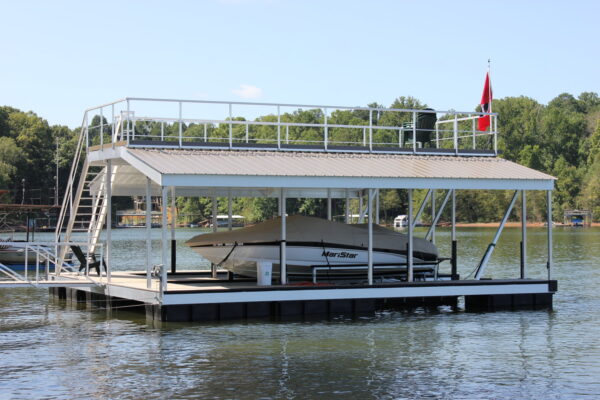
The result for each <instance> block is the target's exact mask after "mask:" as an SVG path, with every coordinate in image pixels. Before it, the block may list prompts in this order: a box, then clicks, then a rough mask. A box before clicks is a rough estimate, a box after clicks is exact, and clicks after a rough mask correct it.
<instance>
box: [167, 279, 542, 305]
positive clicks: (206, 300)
mask: <svg viewBox="0 0 600 400" xmlns="http://www.w3.org/2000/svg"><path fill="white" fill-rule="evenodd" d="M531 293H548V283H539V282H536V283H531V284H516V285H473V286H458V285H456V286H452V285H447V286H426V287H390V288H353V289H315V290H308V289H302V290H276V289H275V290H267V291H247V292H241V291H240V292H217V293H210V292H204V293H181V294H177V292H171V293H167V294H165V295H164V297H163V303H162V304H163V305H176V304H212V303H239V302H258V301H299V300H340V299H377V298H394V297H433V296H435V297H437V296H464V295H467V296H469V295H471V296H472V295H497V294H531Z"/></svg>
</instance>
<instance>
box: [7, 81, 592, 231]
mask: <svg viewBox="0 0 600 400" xmlns="http://www.w3.org/2000/svg"><path fill="white" fill-rule="evenodd" d="M369 106H370V107H383V106H382V105H380V104H378V103H371V104H369ZM390 107H391V108H403V109H424V108H427V104H425V103H422V102H421V101H419V100H418V99H415V98H413V97H410V96H409V97H399V98H398V99H396V100H395V101H394V102H393V103H392V104H391V105H390ZM492 107H493V111H494V112H497V113H498V114H499V115H498V131H499V132H500V134H499V138H498V149H499V151H500V152H501V157H504V158H506V159H508V160H511V161H515V162H518V163H519V164H522V165H525V166H527V167H531V168H534V169H536V170H539V171H542V172H546V173H548V174H551V175H553V176H555V177H557V178H558V181H557V183H556V187H555V190H554V219H555V220H561V219H562V212H563V210H564V209H572V208H579V209H590V210H592V211H593V213H594V219H595V220H600V125H599V121H600V98H599V97H598V94H597V93H593V92H584V93H581V94H580V95H579V96H578V97H575V96H573V95H571V94H568V93H563V94H560V95H558V96H557V97H556V98H554V99H553V100H551V101H550V102H549V103H548V104H541V103H539V102H537V101H536V100H534V99H531V98H529V97H525V96H521V97H506V98H502V99H498V100H494V101H493V105H492ZM323 117H324V116H323V113H322V110H319V109H315V110H296V111H294V112H290V113H285V114H282V115H281V120H282V121H283V122H292V123H296V124H302V123H322V122H323ZM410 118H411V117H410V114H401V113H392V112H385V111H382V112H379V113H377V115H376V116H375V117H374V119H373V124H374V125H375V129H374V134H373V138H374V139H373V140H375V141H377V142H379V143H394V142H395V143H397V141H398V138H397V134H395V133H393V132H392V131H389V130H385V129H377V126H380V127H383V126H402V124H403V123H404V122H410ZM234 119H235V120H238V121H239V120H243V119H242V118H240V117H236V118H234ZM256 120H257V121H268V122H275V121H277V116H275V115H265V116H260V117H258V118H256ZM369 120H370V115H369V112H368V111H365V110H337V111H334V112H333V113H331V115H329V116H328V121H329V122H330V123H332V124H342V125H356V126H366V125H368V124H369ZM100 122H101V120H100V117H99V116H96V117H94V119H93V120H92V123H91V126H92V128H91V129H90V137H92V138H94V139H93V140H94V141H95V142H96V143H97V142H99V137H98V136H99V131H98V130H99V128H98V126H99V125H100ZM102 123H103V124H104V125H108V121H102ZM135 129H136V133H137V134H138V135H152V136H154V137H160V135H161V134H162V135H163V136H165V137H166V138H169V137H175V136H177V135H178V132H179V130H180V129H181V130H182V131H183V134H184V136H185V137H186V138H190V139H194V138H203V137H204V136H205V135H206V137H207V139H208V140H209V141H211V140H213V141H218V140H220V138H223V137H227V136H228V134H229V124H207V125H206V126H204V125H203V124H190V125H186V126H182V127H179V126H178V124H177V123H173V124H169V125H166V126H164V125H163V126H160V124H159V123H144V122H138V123H137V124H136V126H135ZM248 129H249V130H251V132H250V136H251V137H252V138H253V139H252V140H255V141H259V140H261V141H263V142H269V141H272V140H275V138H276V128H275V127H270V126H250V127H249V128H248ZM94 130H96V132H94ZM79 132H80V128H79V127H77V128H75V129H71V128H69V127H67V126H63V125H49V124H48V122H47V121H46V120H44V119H43V118H41V117H39V116H38V115H37V114H35V113H34V112H31V111H29V112H24V111H21V110H18V109H15V108H13V107H8V106H4V107H0V189H12V190H13V192H14V191H16V192H19V191H21V190H22V189H23V188H25V190H32V189H39V191H40V192H41V193H47V194H48V195H47V198H48V199H50V198H52V196H53V195H52V194H53V193H54V187H55V185H56V182H55V174H56V162H57V161H58V185H59V193H61V195H62V193H64V190H65V186H66V179H67V177H68V173H69V168H70V165H71V162H72V158H73V153H74V150H75V146H76V143H77V137H78V135H79ZM94 133H96V134H95V135H94ZM286 134H287V137H288V139H289V140H290V141H291V142H294V143H311V142H313V141H317V140H320V138H321V137H322V132H320V131H317V130H315V129H314V128H313V129H311V128H302V127H297V126H296V127H294V126H292V127H290V128H289V129H288V130H287V131H286ZM329 134H330V138H331V139H332V140H335V141H337V142H339V143H345V142H360V141H361V140H362V135H363V132H362V130H361V129H350V128H335V129H331V130H330V133H329ZM245 135H246V127H245V126H243V125H234V126H233V136H234V137H235V138H236V139H238V140H243V138H244V137H245ZM105 140H110V138H109V136H108V135H107V133H105ZM478 140H481V139H478ZM0 196H2V195H1V194H0ZM380 196H381V201H380V204H381V207H380V210H381V214H380V217H381V219H382V220H383V221H385V222H388V223H389V222H391V220H393V218H394V217H395V216H396V215H398V214H405V213H406V204H407V198H406V191H405V190H395V189H390V190H382V191H381V194H380ZM424 196H425V191H417V192H416V193H415V200H416V202H419V201H420V200H421V199H422V198H423V197H424ZM510 196H511V193H508V192H506V191H470V190H464V191H459V192H457V200H458V201H457V218H458V220H459V221H464V222H490V221H498V220H499V219H500V218H501V217H502V215H503V213H504V210H505V208H506V205H507V203H508V201H509V199H510ZM0 200H2V201H0V202H6V201H9V199H0ZM13 201H14V199H13ZM344 203H345V202H344V201H343V200H336V201H334V202H333V214H334V215H343V214H344ZM528 203H529V210H528V218H529V219H531V220H536V221H543V220H544V219H545V211H546V206H545V195H544V193H542V192H531V193H530V195H529V196H528ZM114 204H115V207H117V208H120V209H122V208H128V207H131V205H132V202H131V199H129V198H117V199H115V202H114ZM177 205H178V211H179V214H180V215H195V216H196V219H206V218H208V217H209V216H210V215H211V214H212V204H211V201H210V199H206V198H197V197H189V198H183V197H182V198H178V199H177ZM233 209H234V213H235V214H241V215H243V216H245V217H246V218H247V220H248V221H253V222H254V221H261V220H264V219H267V218H270V217H272V216H273V215H274V214H275V213H276V210H277V201H276V199H268V198H236V199H234V203H233ZM287 209H288V213H290V214H305V215H315V216H320V217H324V216H325V214H326V200H325V199H289V200H288V203H287ZM351 209H352V213H357V212H358V202H357V201H354V202H352V204H351ZM219 213H227V200H226V199H219ZM516 216H517V214H516V211H515V215H514V216H513V217H514V218H516ZM428 218H430V216H428V214H427V212H426V213H425V215H424V219H425V221H427V220H428Z"/></svg>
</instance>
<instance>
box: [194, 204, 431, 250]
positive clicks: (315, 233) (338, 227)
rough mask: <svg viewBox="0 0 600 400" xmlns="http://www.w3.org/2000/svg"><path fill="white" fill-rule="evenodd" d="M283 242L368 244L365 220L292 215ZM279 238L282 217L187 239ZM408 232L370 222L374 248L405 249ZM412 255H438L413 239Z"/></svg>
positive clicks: (197, 241) (207, 243)
mask: <svg viewBox="0 0 600 400" xmlns="http://www.w3.org/2000/svg"><path fill="white" fill-rule="evenodd" d="M286 234H287V237H286V242H287V243H289V244H290V245H291V244H292V243H294V242H296V243H304V244H310V243H323V244H325V245H327V246H332V245H333V246H336V247H346V246H347V247H355V248H356V247H360V248H367V247H368V224H352V225H350V224H343V223H340V222H333V221H328V220H326V219H321V218H314V217H306V216H303V215H292V216H289V217H287V218H286ZM280 240H281V217H277V218H274V219H270V220H268V221H265V222H261V223H259V224H256V225H252V226H248V227H245V228H241V229H236V230H233V231H223V232H216V233H204V234H200V235H197V236H194V237H193V238H191V239H189V240H188V241H187V242H186V244H187V245H188V246H190V247H197V246H210V245H222V244H233V243H238V244H251V243H273V242H279V241H280ZM407 242H408V235H406V234H403V233H399V232H395V231H393V230H390V229H387V228H383V227H381V226H379V225H376V224H373V248H374V249H379V250H391V251H394V252H402V253H404V252H405V251H406V244H407ZM413 243H414V248H413V252H414V254H415V256H417V257H419V258H423V259H427V260H431V259H435V258H437V254H438V252H437V248H436V247H435V245H434V244H433V243H431V242H429V241H428V240H425V239H422V238H416V237H415V238H414V239H413Z"/></svg>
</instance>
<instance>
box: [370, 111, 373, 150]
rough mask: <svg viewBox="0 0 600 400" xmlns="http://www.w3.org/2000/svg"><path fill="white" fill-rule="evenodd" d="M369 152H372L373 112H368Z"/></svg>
mask: <svg viewBox="0 0 600 400" xmlns="http://www.w3.org/2000/svg"><path fill="white" fill-rule="evenodd" d="M369 151H373V110H369Z"/></svg>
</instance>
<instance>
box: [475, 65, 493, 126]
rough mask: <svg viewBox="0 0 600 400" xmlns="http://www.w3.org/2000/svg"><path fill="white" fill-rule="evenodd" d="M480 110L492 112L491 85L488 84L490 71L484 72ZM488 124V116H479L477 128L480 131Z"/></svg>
mask: <svg viewBox="0 0 600 400" xmlns="http://www.w3.org/2000/svg"><path fill="white" fill-rule="evenodd" d="M479 104H481V111H482V112H486V113H489V112H492V85H491V84H490V73H489V72H488V73H487V74H485V85H483V94H482V95H481V103H479ZM489 126H490V116H489V115H484V116H482V117H479V120H478V121H477V128H478V129H479V130H480V131H485V130H487V128H488V127H489Z"/></svg>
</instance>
